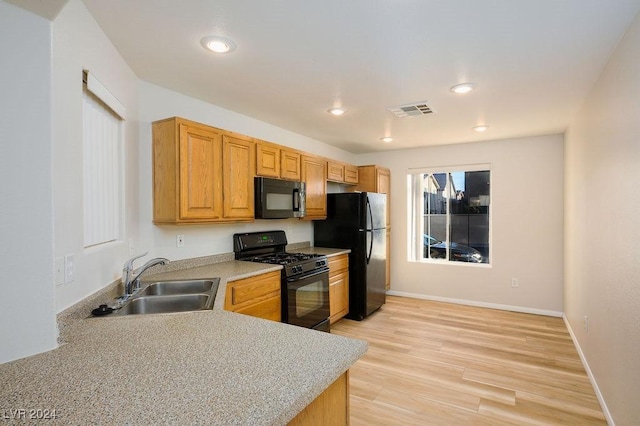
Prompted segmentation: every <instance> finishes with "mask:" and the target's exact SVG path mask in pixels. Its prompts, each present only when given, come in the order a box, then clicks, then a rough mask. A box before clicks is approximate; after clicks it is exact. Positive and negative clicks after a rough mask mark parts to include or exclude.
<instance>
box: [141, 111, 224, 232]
mask: <svg viewBox="0 0 640 426" xmlns="http://www.w3.org/2000/svg"><path fill="white" fill-rule="evenodd" d="M152 130H153V221H154V222H155V223H181V222H187V223H189V222H206V221H212V220H218V219H221V218H222V217H223V205H222V201H223V199H222V132H221V131H220V130H218V129H214V128H212V127H208V126H205V125H202V124H198V123H194V122H191V121H188V120H184V119H180V118H176V117H174V118H170V119H167V120H162V121H157V122H155V123H153V126H152Z"/></svg>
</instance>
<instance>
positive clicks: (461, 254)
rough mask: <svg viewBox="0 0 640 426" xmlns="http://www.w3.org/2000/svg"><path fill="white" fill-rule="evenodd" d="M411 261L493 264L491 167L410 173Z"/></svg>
mask: <svg viewBox="0 0 640 426" xmlns="http://www.w3.org/2000/svg"><path fill="white" fill-rule="evenodd" d="M409 184H410V188H411V192H410V193H411V196H410V203H411V209H410V212H411V217H410V221H409V223H410V224H411V230H412V232H411V233H410V246H411V250H410V253H411V259H412V260H428V261H433V262H465V263H489V260H490V255H489V241H490V229H489V224H490V220H489V218H490V216H489V215H490V194H491V192H490V191H491V172H490V170H489V167H488V166H487V165H484V166H480V167H478V166H461V167H456V168H448V169H434V170H420V171H417V172H415V173H411V174H409Z"/></svg>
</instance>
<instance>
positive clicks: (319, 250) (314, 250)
mask: <svg viewBox="0 0 640 426" xmlns="http://www.w3.org/2000/svg"><path fill="white" fill-rule="evenodd" d="M287 251H291V252H299V253H308V254H324V255H326V256H328V257H331V256H338V255H340V254H348V253H351V250H350V249H335V248H328V247H300V248H294V249H290V250H287Z"/></svg>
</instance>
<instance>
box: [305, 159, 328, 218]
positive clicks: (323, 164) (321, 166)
mask: <svg viewBox="0 0 640 426" xmlns="http://www.w3.org/2000/svg"><path fill="white" fill-rule="evenodd" d="M300 162H301V165H302V181H303V182H305V183H306V191H307V194H306V208H307V213H306V216H305V217H304V218H303V219H306V220H315V219H326V218H327V161H326V160H325V159H323V158H321V157H317V156H311V155H306V154H303V155H302V156H301V159H300Z"/></svg>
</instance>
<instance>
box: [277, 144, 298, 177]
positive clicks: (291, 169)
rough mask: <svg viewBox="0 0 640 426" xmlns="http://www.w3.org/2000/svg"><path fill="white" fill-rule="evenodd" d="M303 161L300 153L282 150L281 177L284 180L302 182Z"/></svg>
mask: <svg viewBox="0 0 640 426" xmlns="http://www.w3.org/2000/svg"><path fill="white" fill-rule="evenodd" d="M301 168H302V165H301V159H300V153H299V152H298V151H294V150H290V149H285V148H281V149H280V177H281V178H282V179H290V180H301V179H302V171H301Z"/></svg>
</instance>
